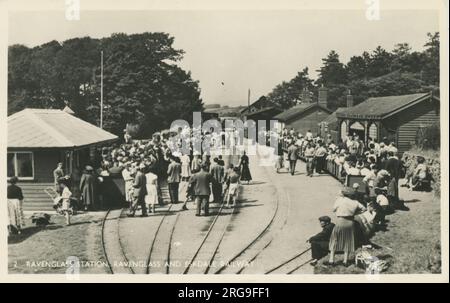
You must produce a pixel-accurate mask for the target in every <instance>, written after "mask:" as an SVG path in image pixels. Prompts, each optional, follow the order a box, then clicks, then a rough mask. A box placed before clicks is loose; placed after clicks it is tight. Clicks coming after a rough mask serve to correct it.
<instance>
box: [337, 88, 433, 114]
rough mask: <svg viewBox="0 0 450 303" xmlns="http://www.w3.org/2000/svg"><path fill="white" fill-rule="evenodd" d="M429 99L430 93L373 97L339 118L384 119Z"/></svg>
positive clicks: (349, 109)
mask: <svg viewBox="0 0 450 303" xmlns="http://www.w3.org/2000/svg"><path fill="white" fill-rule="evenodd" d="M429 97H431V94H430V93H421V94H410V95H401V96H386V97H373V98H369V99H367V100H366V101H364V102H362V103H359V104H358V105H356V106H353V107H350V108H347V109H346V110H344V111H342V112H339V113H338V114H337V117H338V118H369V119H370V118H372V119H382V118H385V117H387V116H389V115H391V114H394V113H396V112H398V111H399V110H403V109H405V108H407V107H409V106H411V105H413V104H415V103H417V102H420V101H423V100H426V99H428V98H429Z"/></svg>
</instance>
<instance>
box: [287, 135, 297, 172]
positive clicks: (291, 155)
mask: <svg viewBox="0 0 450 303" xmlns="http://www.w3.org/2000/svg"><path fill="white" fill-rule="evenodd" d="M288 159H289V170H290V172H291V175H292V176H293V175H294V174H295V165H296V164H297V159H298V147H297V145H295V144H294V142H291V144H290V145H289V147H288Z"/></svg>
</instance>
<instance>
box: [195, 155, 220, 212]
mask: <svg viewBox="0 0 450 303" xmlns="http://www.w3.org/2000/svg"><path fill="white" fill-rule="evenodd" d="M212 183H214V178H213V176H212V175H211V174H210V173H209V172H208V165H206V164H203V165H202V169H201V170H200V171H199V172H198V173H196V174H195V175H193V176H192V178H191V179H190V180H189V184H190V185H191V186H192V187H193V189H194V195H195V201H196V203H197V213H196V214H195V215H196V216H200V214H201V209H202V206H203V207H204V210H205V216H208V215H209V196H210V195H211V190H210V187H209V186H210V184H212Z"/></svg>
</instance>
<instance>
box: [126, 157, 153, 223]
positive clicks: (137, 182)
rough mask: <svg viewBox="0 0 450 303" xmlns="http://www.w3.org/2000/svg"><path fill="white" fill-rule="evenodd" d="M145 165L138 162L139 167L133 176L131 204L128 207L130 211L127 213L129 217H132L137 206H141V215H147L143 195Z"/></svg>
mask: <svg viewBox="0 0 450 303" xmlns="http://www.w3.org/2000/svg"><path fill="white" fill-rule="evenodd" d="M144 171H145V165H144V164H140V165H139V169H138V171H137V172H136V176H135V177H134V182H133V188H134V191H133V204H132V205H131V207H130V211H129V213H128V216H129V217H134V215H135V213H136V210H137V208H138V206H141V208H142V215H141V217H147V216H148V215H147V207H146V206H145V196H146V195H147V188H146V184H147V180H146V178H145V174H144Z"/></svg>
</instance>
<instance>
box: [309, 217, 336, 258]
mask: <svg viewBox="0 0 450 303" xmlns="http://www.w3.org/2000/svg"><path fill="white" fill-rule="evenodd" d="M319 222H320V226H321V227H322V231H321V232H320V233H318V234H316V235H314V236H312V237H311V238H309V239H308V240H307V241H306V242H309V243H310V244H311V256H312V258H313V260H312V261H311V263H310V264H311V265H316V264H317V261H318V260H320V259H321V258H323V257H325V256H326V255H327V254H328V244H329V242H330V237H331V232H332V231H333V228H334V223H331V218H330V217H328V216H322V217H320V218H319Z"/></svg>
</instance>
